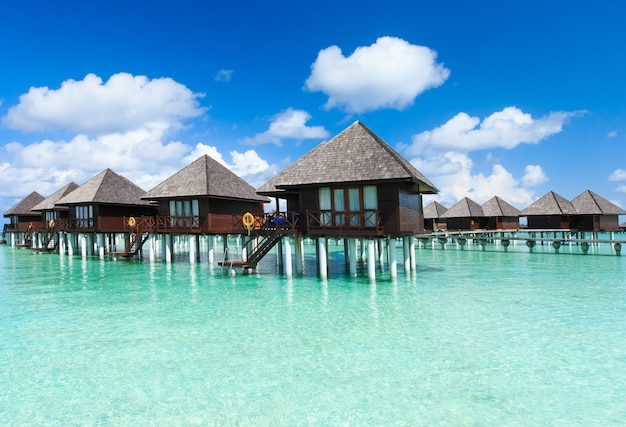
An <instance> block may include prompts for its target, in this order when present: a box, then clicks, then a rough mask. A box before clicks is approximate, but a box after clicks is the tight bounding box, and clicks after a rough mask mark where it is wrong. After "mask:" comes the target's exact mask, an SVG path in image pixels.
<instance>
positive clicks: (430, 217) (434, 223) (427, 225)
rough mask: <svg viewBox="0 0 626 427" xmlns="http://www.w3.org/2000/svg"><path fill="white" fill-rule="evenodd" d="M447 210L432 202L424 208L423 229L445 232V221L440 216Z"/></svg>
mask: <svg viewBox="0 0 626 427" xmlns="http://www.w3.org/2000/svg"><path fill="white" fill-rule="evenodd" d="M447 210H448V208H446V207H445V206H444V205H442V204H441V203H439V202H437V201H432V202H430V203H429V204H428V205H426V207H425V208H424V229H425V230H427V231H438V230H445V229H446V228H447V224H446V221H445V220H444V219H441V215H442V214H443V213H444V212H446V211H447Z"/></svg>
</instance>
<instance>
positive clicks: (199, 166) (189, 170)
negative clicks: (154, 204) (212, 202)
mask: <svg viewBox="0 0 626 427" xmlns="http://www.w3.org/2000/svg"><path fill="white" fill-rule="evenodd" d="M207 196H208V197H219V198H228V199H240V200H251V201H256V202H268V201H269V200H268V199H267V198H265V197H261V196H259V195H258V194H257V193H256V190H255V188H254V187H252V186H251V185H250V184H248V183H247V182H246V181H244V180H243V179H241V178H240V177H238V176H237V175H235V174H234V173H233V172H231V171H230V170H229V169H227V168H226V167H224V166H223V165H221V164H220V163H219V162H217V161H216V160H214V159H213V158H211V157H210V156H208V155H206V154H205V155H203V156H201V157H199V158H198V159H197V160H195V161H193V163H191V164H189V165H188V166H186V167H185V168H183V169H181V170H180V171H178V172H176V173H175V174H174V175H172V176H171V177H169V178H167V179H166V180H165V181H163V182H161V183H160V184H159V185H157V186H156V187H154V188H153V189H152V190H150V191H148V192H147V193H145V194H144V195H143V196H142V197H141V198H142V199H144V200H157V199H166V198H167V199H170V198H175V197H207Z"/></svg>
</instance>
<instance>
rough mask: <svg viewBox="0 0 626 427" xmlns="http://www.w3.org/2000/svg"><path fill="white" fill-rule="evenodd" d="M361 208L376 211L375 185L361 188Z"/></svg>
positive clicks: (376, 196)
mask: <svg viewBox="0 0 626 427" xmlns="http://www.w3.org/2000/svg"><path fill="white" fill-rule="evenodd" d="M363 208H364V209H378V192H377V191H376V186H375V185H366V186H364V187H363Z"/></svg>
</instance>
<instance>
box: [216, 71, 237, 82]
mask: <svg viewBox="0 0 626 427" xmlns="http://www.w3.org/2000/svg"><path fill="white" fill-rule="evenodd" d="M233 73H234V71H233V70H219V71H218V72H217V76H215V81H216V82H229V81H230V80H231V79H232V78H233Z"/></svg>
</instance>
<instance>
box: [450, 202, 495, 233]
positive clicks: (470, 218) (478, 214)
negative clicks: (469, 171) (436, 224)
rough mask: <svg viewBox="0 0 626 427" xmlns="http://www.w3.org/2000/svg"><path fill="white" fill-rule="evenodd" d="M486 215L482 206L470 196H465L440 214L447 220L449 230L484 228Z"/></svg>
mask: <svg viewBox="0 0 626 427" xmlns="http://www.w3.org/2000/svg"><path fill="white" fill-rule="evenodd" d="M484 217H485V213H484V212H483V208H482V206H480V205H479V204H478V203H476V202H475V201H473V200H472V199H470V198H469V197H463V198H462V199H461V200H459V201H458V202H456V203H455V204H454V205H453V206H451V207H450V209H448V210H447V211H445V212H444V213H443V214H441V216H440V218H441V219H442V220H445V221H446V225H447V229H448V230H479V229H482V228H484V227H483V226H482V222H484V221H483V219H484Z"/></svg>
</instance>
